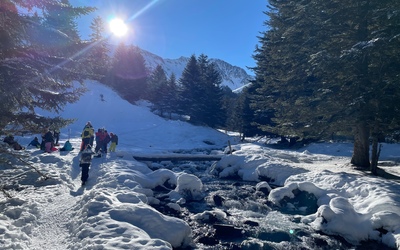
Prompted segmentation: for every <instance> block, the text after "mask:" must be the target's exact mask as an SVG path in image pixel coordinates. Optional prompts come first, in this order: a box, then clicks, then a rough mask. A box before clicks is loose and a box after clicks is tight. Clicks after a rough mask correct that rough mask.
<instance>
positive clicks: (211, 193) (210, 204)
mask: <svg viewBox="0 0 400 250" xmlns="http://www.w3.org/2000/svg"><path fill="white" fill-rule="evenodd" d="M189 165H190V166H193V163H192V164H189ZM209 165H210V164H209V163H196V168H195V169H196V171H193V167H191V168H190V171H189V170H188V169H185V167H182V166H183V165H180V166H179V167H178V169H181V170H182V171H185V172H191V174H195V175H196V176H198V177H199V178H200V179H201V180H202V182H203V185H204V193H205V197H204V199H202V200H200V201H188V202H187V203H185V204H182V205H181V207H182V211H181V212H179V213H178V212H176V211H175V210H172V209H168V207H167V206H166V204H167V203H168V202H170V201H168V199H167V198H166V197H167V196H166V195H165V194H166V193H168V190H166V189H162V188H160V189H157V190H156V191H155V195H156V197H157V198H158V199H159V200H160V201H161V203H160V205H157V206H155V208H156V209H158V210H159V211H160V212H162V213H164V214H168V215H170V216H174V217H178V218H181V219H183V220H185V221H186V222H187V223H188V224H189V225H190V226H191V228H192V232H193V239H194V244H193V246H191V247H189V248H186V249H210V250H211V249H212V250H218V249H249V250H250V249H251V250H253V249H254V250H261V249H266V250H267V249H278V250H280V249H282V250H283V249H285V250H288V249H327V250H330V249H338V250H339V249H340V250H342V249H343V250H348V249H354V250H364V249H368V250H375V249H376V250H378V249H379V250H387V249H391V248H388V247H387V246H385V245H382V244H379V243H377V242H362V243H361V244H360V245H357V246H355V245H352V244H350V243H348V242H346V241H345V240H344V239H343V238H341V237H340V236H332V235H326V234H324V233H322V232H317V231H315V230H314V229H312V228H311V227H310V226H308V225H306V224H304V223H301V222H300V219H301V216H303V215H307V214H312V213H314V212H315V211H316V210H317V208H318V207H317V205H316V199H315V197H313V195H310V194H308V193H298V194H296V197H297V200H296V201H295V202H293V201H290V202H291V203H288V204H290V205H291V206H285V209H282V208H279V207H276V206H274V205H272V204H271V203H270V202H269V201H268V199H267V197H268V194H267V192H262V191H256V188H255V185H256V184H257V183H255V182H244V181H241V180H235V179H218V178H217V177H215V176H211V175H209V174H208V171H207V169H208V168H209ZM185 166H188V165H185ZM176 169H177V168H176V165H175V167H174V171H176ZM172 188H173V187H172ZM186 249H185V250H186Z"/></svg>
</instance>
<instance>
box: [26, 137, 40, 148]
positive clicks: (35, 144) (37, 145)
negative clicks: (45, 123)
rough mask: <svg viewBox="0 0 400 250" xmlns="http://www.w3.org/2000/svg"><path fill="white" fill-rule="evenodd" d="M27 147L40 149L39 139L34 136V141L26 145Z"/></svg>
mask: <svg viewBox="0 0 400 250" xmlns="http://www.w3.org/2000/svg"><path fill="white" fill-rule="evenodd" d="M29 146H34V147H37V148H40V142H39V138H37V137H36V136H35V139H33V140H32V141H31V142H30V143H29V144H28V147H29Z"/></svg>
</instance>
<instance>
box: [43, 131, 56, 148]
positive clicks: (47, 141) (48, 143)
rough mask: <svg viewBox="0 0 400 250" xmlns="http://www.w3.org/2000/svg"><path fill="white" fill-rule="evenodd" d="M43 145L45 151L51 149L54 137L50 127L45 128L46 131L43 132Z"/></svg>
mask: <svg viewBox="0 0 400 250" xmlns="http://www.w3.org/2000/svg"><path fill="white" fill-rule="evenodd" d="M44 147H45V151H46V152H47V153H51V152H52V151H53V147H54V137H53V133H52V132H51V131H50V129H47V132H46V133H45V134H44Z"/></svg>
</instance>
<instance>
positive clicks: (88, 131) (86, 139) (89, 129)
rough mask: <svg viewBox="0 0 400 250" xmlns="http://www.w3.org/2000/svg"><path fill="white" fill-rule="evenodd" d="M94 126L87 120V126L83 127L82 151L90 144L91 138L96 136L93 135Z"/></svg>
mask: <svg viewBox="0 0 400 250" xmlns="http://www.w3.org/2000/svg"><path fill="white" fill-rule="evenodd" d="M93 132H94V130H93V126H92V124H91V123H90V122H87V123H86V125H85V127H84V128H83V131H82V135H81V137H82V143H81V152H82V151H83V150H84V149H85V148H86V146H87V145H90V141H91V138H92V137H93V136H94V135H93Z"/></svg>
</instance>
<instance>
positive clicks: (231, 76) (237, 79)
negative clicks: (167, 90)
mask: <svg viewBox="0 0 400 250" xmlns="http://www.w3.org/2000/svg"><path fill="white" fill-rule="evenodd" d="M141 54H142V56H143V57H144V59H145V61H146V67H147V68H148V69H149V70H150V71H153V70H154V69H155V68H156V67H157V65H161V67H162V68H163V69H164V71H165V73H166V74H167V76H170V75H171V74H172V73H174V74H175V76H176V79H179V78H180V77H181V75H182V72H183V70H184V69H185V67H186V64H187V63H188V61H189V57H184V56H181V57H179V58H178V59H164V58H161V57H160V56H157V55H155V54H153V53H150V52H148V51H146V50H142V49H141ZM210 62H211V63H214V64H215V65H216V69H217V70H218V71H219V73H220V74H221V77H222V86H227V87H229V88H230V89H231V90H236V89H240V88H242V87H243V86H245V85H246V84H248V83H249V80H251V79H253V77H252V76H250V75H249V74H247V73H246V71H245V70H244V69H242V68H240V67H237V66H233V65H231V64H229V63H227V62H225V61H223V60H220V59H214V58H211V59H210Z"/></svg>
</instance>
